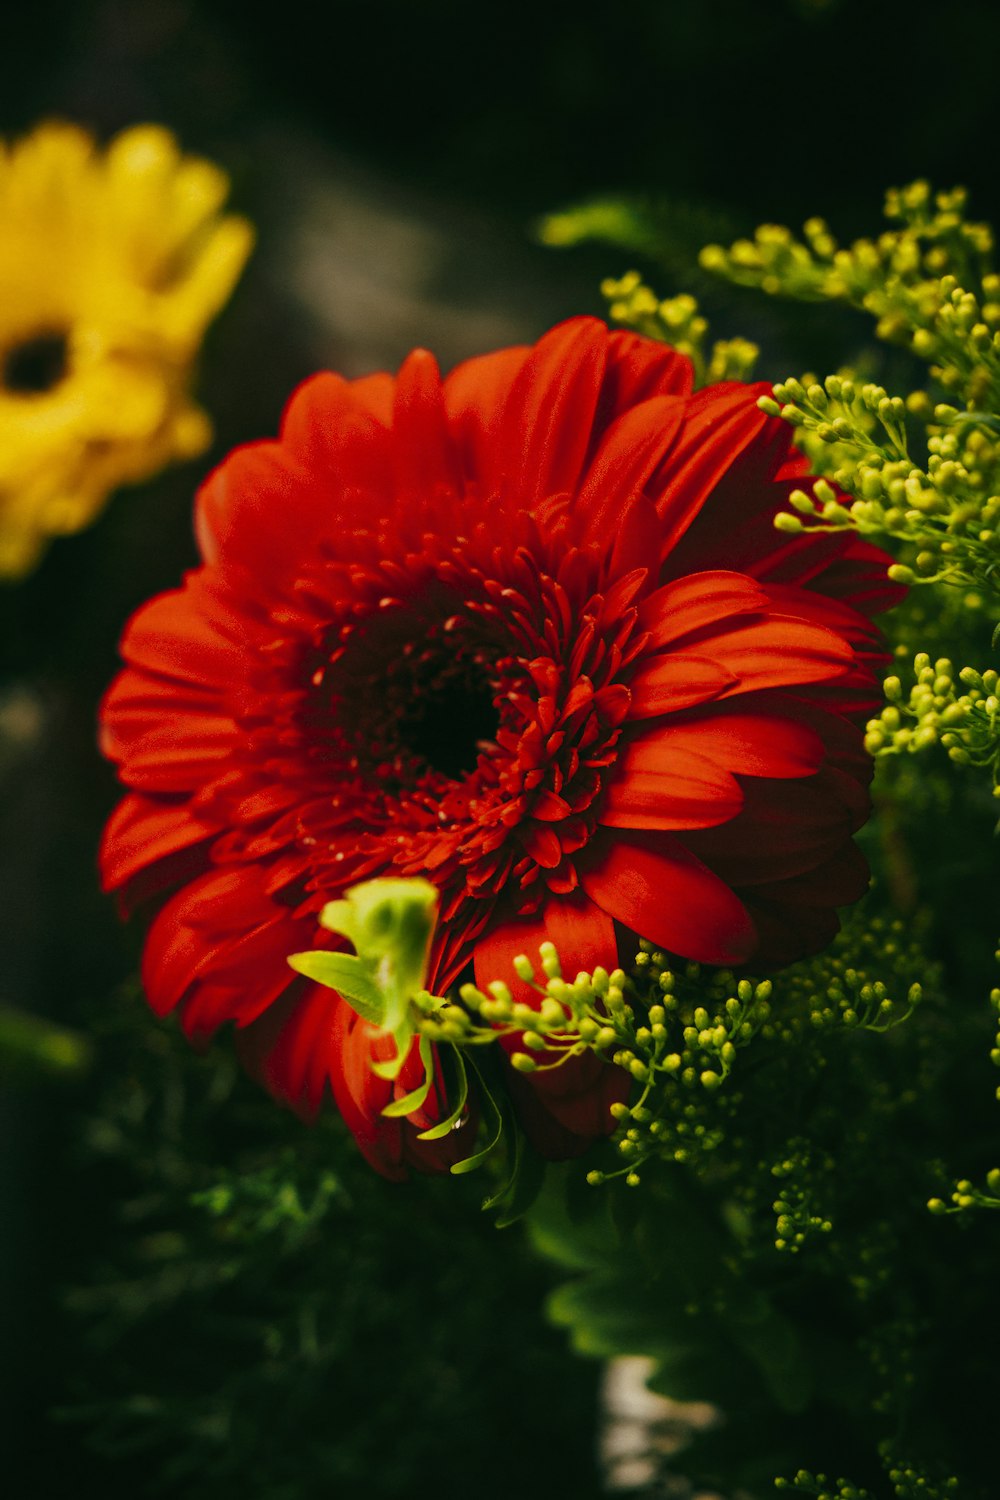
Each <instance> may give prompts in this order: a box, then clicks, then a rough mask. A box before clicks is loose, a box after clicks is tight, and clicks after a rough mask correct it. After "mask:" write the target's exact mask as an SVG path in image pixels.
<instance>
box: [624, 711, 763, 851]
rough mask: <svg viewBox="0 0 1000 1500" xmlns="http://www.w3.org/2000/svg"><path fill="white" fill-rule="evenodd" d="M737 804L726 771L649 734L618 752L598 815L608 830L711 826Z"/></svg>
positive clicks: (723, 819) (740, 797) (658, 735)
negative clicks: (612, 776)
mask: <svg viewBox="0 0 1000 1500" xmlns="http://www.w3.org/2000/svg"><path fill="white" fill-rule="evenodd" d="M742 806H743V793H742V792H741V791H740V787H739V784H738V782H736V781H735V780H734V778H733V777H732V776H731V775H730V774H729V772H728V770H725V769H723V768H722V767H721V766H720V765H718V764H716V763H715V761H714V760H713V759H710V758H709V757H708V756H707V755H705V754H697V753H693V752H692V751H691V750H689V749H686V748H685V747H684V746H683V745H673V744H672V743H671V741H670V740H669V739H668V738H666V737H665V736H664V735H663V734H661V733H660V732H659V731H657V730H654V731H652V732H651V733H650V734H647V735H644V736H642V737H641V738H640V739H638V740H634V741H633V742H632V743H631V744H630V745H628V746H627V747H626V748H625V749H624V750H623V751H622V752H621V753H620V754H619V756H618V760H617V761H616V763H615V774H614V778H613V780H612V781H611V783H610V785H609V786H608V789H607V791H606V793H605V796H604V800H603V802H602V804H601V809H600V812H599V814H598V816H599V819H600V821H601V823H602V824H604V826H605V827H610V828H663V829H674V830H680V829H686V828H714V827H715V826H716V825H717V824H719V823H728V822H729V820H730V819H731V818H735V817H736V815H737V813H738V812H739V811H740V809H741V808H742Z"/></svg>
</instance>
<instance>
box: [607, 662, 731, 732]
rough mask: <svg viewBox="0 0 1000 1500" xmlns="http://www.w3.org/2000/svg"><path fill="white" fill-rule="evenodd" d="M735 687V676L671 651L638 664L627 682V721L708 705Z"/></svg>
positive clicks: (714, 663) (714, 666)
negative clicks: (628, 694)
mask: <svg viewBox="0 0 1000 1500" xmlns="http://www.w3.org/2000/svg"><path fill="white" fill-rule="evenodd" d="M738 686H739V678H738V677H737V676H736V673H735V672H730V671H729V669H728V668H727V667H725V666H723V664H722V663H721V662H718V661H710V660H709V658H708V657H707V656H697V655H688V653H686V652H680V651H671V652H668V653H666V654H665V655H663V656H654V657H652V658H650V660H648V661H644V662H642V663H641V664H640V665H639V666H638V667H637V668H636V670H635V673H634V674H633V676H632V678H631V680H630V682H629V693H630V702H629V707H628V717H629V718H630V719H652V718H655V717H657V716H658V715H660V714H674V713H680V712H681V710H682V709H685V708H694V707H696V706H697V705H698V704H701V703H710V702H712V701H714V700H715V699H717V698H721V697H722V696H723V694H725V693H727V692H729V691H730V690H731V689H736V688H737V687H738Z"/></svg>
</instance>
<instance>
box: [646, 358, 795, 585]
mask: <svg viewBox="0 0 1000 1500" xmlns="http://www.w3.org/2000/svg"><path fill="white" fill-rule="evenodd" d="M769 391H770V387H769V386H766V385H737V384H735V383H726V384H721V385H710V386H703V387H702V389H701V390H700V391H695V393H694V395H693V396H692V397H691V398H690V400H689V401H688V404H687V411H686V413H685V419H684V427H683V430H682V432H681V434H680V436H679V437H678V439H677V441H676V442H675V443H674V444H673V446H672V447H671V449H670V450H669V452H668V454H667V457H666V460H665V462H664V464H663V466H662V468H661V469H659V470H658V471H657V473H656V474H655V475H654V476H653V478H652V480H651V481H650V486H649V494H650V496H651V498H652V499H654V500H655V501H656V508H657V510H658V511H659V513H660V515H661V517H662V518H663V554H662V555H663V556H664V557H665V556H666V555H667V553H669V552H670V551H671V550H672V548H673V547H675V546H676V544H677V543H678V542H679V541H680V539H681V537H682V536H683V535H684V533H685V532H686V531H687V529H688V527H689V526H690V525H691V524H692V522H693V521H694V520H695V518H696V517H697V516H698V515H699V513H700V512H701V509H702V507H703V506H704V504H705V502H706V500H707V499H708V498H709V496H710V495H711V494H712V492H713V491H714V490H715V488H716V487H717V486H718V485H719V483H720V482H721V480H722V479H723V478H724V477H725V476H726V475H727V474H728V473H729V472H730V471H731V470H736V469H737V466H738V465H740V463H741V461H742V460H743V456H744V454H745V453H746V451H747V450H748V449H750V448H757V447H758V446H759V444H760V442H761V439H762V437H766V435H767V433H768V432H769V431H770V430H773V429H775V428H777V429H779V430H780V429H781V428H782V427H783V426H784V425H785V424H783V423H782V422H781V421H780V419H779V418H776V417H768V416H765V414H764V413H763V412H762V411H760V410H759V409H758V407H757V401H758V398H759V397H760V396H762V395H767V394H769ZM783 441H784V442H785V444H786V446H787V442H788V439H787V437H784V438H783ZM717 525H718V519H717V517H716V516H715V515H714V513H713V518H712V526H713V528H715V527H716V526H717Z"/></svg>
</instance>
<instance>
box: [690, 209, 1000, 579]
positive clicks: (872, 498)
mask: <svg viewBox="0 0 1000 1500" xmlns="http://www.w3.org/2000/svg"><path fill="white" fill-rule="evenodd" d="M964 206H965V197H964V194H963V193H962V192H960V191H956V192H951V193H938V194H937V195H936V196H935V195H933V194H932V193H931V191H930V189H929V187H928V186H927V184H926V183H923V182H918V183H913V184H911V185H910V187H908V188H904V189H900V190H893V191H892V192H890V194H889V197H888V200H887V205H886V210H887V213H888V215H889V217H890V218H892V219H895V220H898V221H900V222H901V227H900V228H898V229H892V230H889V231H887V232H886V233H884V234H882V235H880V236H879V237H878V239H876V240H858V241H857V242H856V243H855V244H854V245H852V246H851V247H849V248H843V247H841V246H839V245H838V244H837V242H836V241H835V240H834V238H833V236H832V235H831V234H830V231H829V229H828V228H827V226H826V224H825V223H823V221H822V220H819V219H812V220H810V221H809V223H808V224H807V225H806V226H805V233H804V238H803V239H802V240H798V239H796V238H795V236H794V235H792V234H791V232H790V231H789V230H787V229H784V228H781V227H780V226H777V225H773V224H768V225H764V226H762V227H761V228H760V229H759V230H758V231H757V234H756V237H755V238H754V239H753V240H739V241H737V243H736V244H734V245H733V246H732V247H731V248H730V249H729V250H728V251H726V250H723V249H722V248H721V247H720V246H718V245H710V246H708V247H707V248H706V249H705V250H704V251H703V252H702V265H703V266H705V267H706V268H708V269H709V270H713V271H717V272H719V273H720V274H722V275H724V276H726V277H727V278H728V279H729V280H730V281H735V282H738V283H740V284H742V285H748V286H756V287H760V288H761V289H762V290H764V291H765V292H769V293H775V294H778V293H780V294H782V295H785V296H790V297H797V298H800V299H803V300H806V301H817V300H819V301H842V302H847V303H850V304H851V305H853V306H855V307H858V308H860V309H863V310H865V311H867V312H868V313H870V314H871V315H873V316H874V317H875V319H876V333H877V334H878V336H879V337H880V338H883V339H886V340H888V341H889V342H890V343H894V344H902V345H904V346H906V347H907V348H909V349H910V350H912V352H913V353H915V354H916V355H917V356H918V357H919V358H920V359H922V360H924V361H926V362H927V363H928V364H929V365H930V375H931V377H932V380H933V381H934V382H936V385H937V387H938V388H939V390H943V391H944V392H945V393H947V396H948V398H949V402H952V403H954V404H948V403H942V402H941V401H940V400H937V399H935V398H934V397H932V396H931V395H930V394H929V393H928V392H927V391H924V390H916V391H913V392H911V393H910V394H909V395H908V396H907V397H906V399H905V400H904V399H902V398H901V397H899V396H890V395H889V393H888V392H887V391H885V390H884V389H883V388H882V387H881V386H877V385H874V384H870V383H862V382H861V381H860V380H857V379H855V378H853V377H852V375H851V372H849V371H844V372H841V373H840V374H838V375H832V376H829V377H828V378H827V379H826V380H824V381H822V382H820V381H819V380H817V379H816V378H815V377H814V376H808V375H807V376H803V377H802V379H801V380H787V381H784V382H783V383H782V384H780V385H778V386H776V387H775V389H774V397H773V398H771V397H764V398H763V399H762V401H761V402H760V405H761V407H762V409H763V410H765V411H767V412H768V413H769V414H771V415H772V416H779V415H780V416H781V417H783V418H784V419H785V420H786V421H787V422H789V423H790V424H791V425H792V426H793V427H794V428H795V429H796V443H797V445H798V446H799V447H800V448H801V449H802V451H803V452H804V453H806V455H807V456H808V458H809V459H810V462H811V464H812V465H813V467H814V468H816V469H818V470H819V471H820V472H821V473H823V474H825V475H827V476H829V477H830V478H831V479H833V480H834V481H835V483H836V484H837V485H838V486H839V487H840V489H841V490H843V491H845V492H846V493H847V494H848V495H849V496H851V497H853V499H852V501H851V503H850V504H849V505H847V506H840V505H835V504H831V503H830V501H831V499H832V496H829V495H822V494H820V495H810V494H808V493H807V492H806V491H805V490H803V491H799V492H797V493H796V495H794V496H793V497H792V499H791V506H792V508H791V509H790V510H789V511H786V512H784V513H783V514H782V515H780V516H779V517H778V518H777V521H776V525H777V526H778V528H779V529H780V530H782V531H785V532H788V533H790V534H795V533H799V532H802V531H804V530H807V529H810V530H811V529H820V530H846V529H853V530H856V531H858V532H859V533H861V534H862V535H872V536H879V537H883V538H884V537H893V538H896V539H897V540H898V541H899V542H901V543H903V544H904V547H903V555H902V557H901V558H900V560H899V562H897V564H896V565H895V567H894V569H893V575H894V576H895V578H896V579H897V580H898V581H899V582H903V583H918V582H932V581H935V580H938V579H943V580H947V581H948V582H951V583H960V584H963V583H964V584H968V583H971V584H973V585H974V586H984V587H988V588H992V590H993V591H994V592H995V591H996V589H997V574H998V568H1000V537H998V527H997V522H998V520H1000V442H998V439H1000V415H998V413H1000V276H998V275H997V274H996V273H995V272H994V271H993V270H992V268H991V264H990V255H991V252H992V248H993V244H992V236H991V234H990V231H989V230H988V229H987V228H986V227H985V226H983V225H979V224H969V223H967V222H966V221H965V219H964V217H963V213H964Z"/></svg>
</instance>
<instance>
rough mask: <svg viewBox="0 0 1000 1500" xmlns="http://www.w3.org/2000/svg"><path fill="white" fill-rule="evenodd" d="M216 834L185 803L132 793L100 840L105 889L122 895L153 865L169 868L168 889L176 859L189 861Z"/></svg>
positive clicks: (124, 801)
mask: <svg viewBox="0 0 1000 1500" xmlns="http://www.w3.org/2000/svg"><path fill="white" fill-rule="evenodd" d="M218 831H219V830H218V828H217V827H216V826H215V825H212V824H209V823H206V822H204V821H203V820H202V819H201V818H200V817H199V816H198V815H197V813H195V812H194V811H193V810H192V809H191V807H190V805H189V802H188V799H187V798H184V799H182V800H181V801H176V802H166V801H164V800H162V799H160V798H154V797H144V796H139V795H137V794H134V793H133V794H131V795H129V796H127V797H124V798H123V799H122V800H121V802H119V804H118V806H117V807H116V808H115V810H114V812H113V813H112V814H111V817H110V818H109V819H108V822H107V825H106V827H105V829H104V833H103V835H102V838H101V846H100V851H99V853H98V867H99V869H100V874H101V884H102V886H103V888H104V890H106V891H114V890H118V889H119V888H120V887H121V886H125V885H129V884H130V883H131V882H133V881H134V880H135V878H136V876H138V875H140V874H141V873H142V872H143V871H146V870H148V869H149V867H150V866H152V865H164V866H166V867H167V869H166V877H165V879H164V884H169V883H170V878H169V877H170V874H173V873H175V872H176V870H177V865H176V863H175V862H176V858H177V856H178V855H189V856H190V854H191V851H192V850H193V849H200V848H201V846H202V845H203V844H204V843H205V842H206V841H207V840H208V839H210V838H212V837H213V836H214V835H215V834H216V833H218ZM202 857H203V856H202ZM189 869H190V867H189ZM190 873H194V871H193V870H190Z"/></svg>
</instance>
